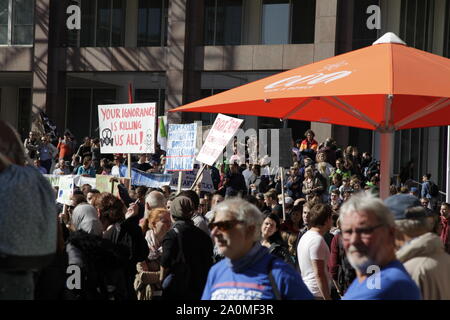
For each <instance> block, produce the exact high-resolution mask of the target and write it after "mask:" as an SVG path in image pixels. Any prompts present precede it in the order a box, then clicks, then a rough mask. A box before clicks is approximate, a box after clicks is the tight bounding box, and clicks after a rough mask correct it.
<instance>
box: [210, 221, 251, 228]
mask: <svg viewBox="0 0 450 320" xmlns="http://www.w3.org/2000/svg"><path fill="white" fill-rule="evenodd" d="M239 223H244V221H240V220H227V221H218V222H211V223H210V224H209V225H208V227H209V230H212V229H214V228H216V227H217V229H219V231H228V230H231V229H233V228H234V227H235V226H236V225H237V224H239Z"/></svg>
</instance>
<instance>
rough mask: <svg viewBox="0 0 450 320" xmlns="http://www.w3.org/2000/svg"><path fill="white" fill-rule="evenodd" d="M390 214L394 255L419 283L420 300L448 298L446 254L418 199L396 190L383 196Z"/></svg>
mask: <svg viewBox="0 0 450 320" xmlns="http://www.w3.org/2000/svg"><path fill="white" fill-rule="evenodd" d="M385 204H386V205H387V206H388V207H389V209H390V210H391V211H392V213H393V214H394V219H395V226H396V236H395V243H396V246H397V248H398V251H397V258H398V260H400V261H401V262H402V263H403V264H404V266H405V269H406V270H407V271H408V273H409V274H410V275H411V277H412V279H413V280H414V281H415V282H416V284H417V285H418V286H419V288H420V291H421V292H422V297H423V299H424V300H450V272H449V270H450V255H448V254H447V253H446V252H445V250H444V245H443V244H442V241H441V239H440V238H439V236H438V235H436V234H435V233H433V232H431V231H432V229H433V223H432V221H430V220H428V219H427V214H426V209H425V208H423V207H422V206H421V205H420V202H419V199H418V198H417V197H414V196H412V195H409V194H396V195H394V196H391V197H389V198H387V199H386V200H385Z"/></svg>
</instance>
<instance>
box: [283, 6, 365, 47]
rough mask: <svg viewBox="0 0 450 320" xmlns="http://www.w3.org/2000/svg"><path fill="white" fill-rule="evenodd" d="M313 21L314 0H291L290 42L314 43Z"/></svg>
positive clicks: (314, 15) (314, 13) (314, 16)
mask: <svg viewBox="0 0 450 320" xmlns="http://www.w3.org/2000/svg"><path fill="white" fill-rule="evenodd" d="M357 2H359V1H357ZM315 23H316V0H292V30H291V31H292V32H291V33H292V37H291V43H314V31H315Z"/></svg>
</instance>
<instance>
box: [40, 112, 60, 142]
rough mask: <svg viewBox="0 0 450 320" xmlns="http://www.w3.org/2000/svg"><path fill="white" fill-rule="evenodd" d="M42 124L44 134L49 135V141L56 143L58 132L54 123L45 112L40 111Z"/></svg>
mask: <svg viewBox="0 0 450 320" xmlns="http://www.w3.org/2000/svg"><path fill="white" fill-rule="evenodd" d="M40 116H41V121H42V125H43V127H44V131H45V134H47V135H49V136H50V139H51V142H53V143H56V142H57V141H58V137H59V133H58V129H57V128H56V125H55V124H54V123H53V121H52V120H50V118H49V117H48V116H47V115H46V114H45V112H43V111H41V112H40Z"/></svg>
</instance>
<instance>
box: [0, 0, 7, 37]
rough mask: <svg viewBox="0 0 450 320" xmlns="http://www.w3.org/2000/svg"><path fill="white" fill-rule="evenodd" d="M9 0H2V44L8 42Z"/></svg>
mask: <svg viewBox="0 0 450 320" xmlns="http://www.w3.org/2000/svg"><path fill="white" fill-rule="evenodd" d="M8 7H9V0H0V44H8V12H9V10H8V9H9V8H8Z"/></svg>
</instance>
